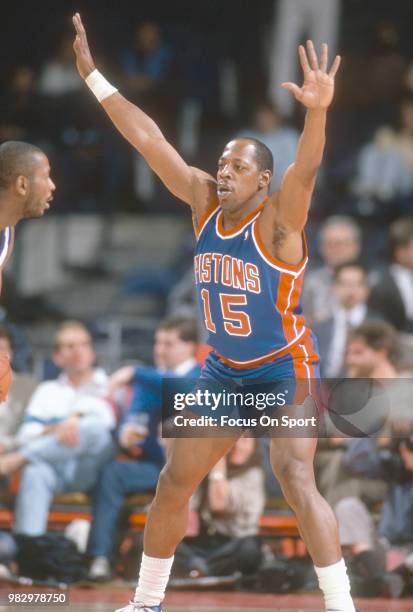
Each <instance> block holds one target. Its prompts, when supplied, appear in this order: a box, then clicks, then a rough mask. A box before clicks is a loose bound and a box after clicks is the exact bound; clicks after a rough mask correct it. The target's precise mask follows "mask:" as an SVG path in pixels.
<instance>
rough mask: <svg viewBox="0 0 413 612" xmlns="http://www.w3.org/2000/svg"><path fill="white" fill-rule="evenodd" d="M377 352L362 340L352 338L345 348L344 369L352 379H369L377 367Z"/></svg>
mask: <svg viewBox="0 0 413 612" xmlns="http://www.w3.org/2000/svg"><path fill="white" fill-rule="evenodd" d="M377 357H378V355H377V351H374V350H373V349H372V348H370V347H369V346H368V344H367V343H366V341H365V340H364V339H363V338H353V339H352V340H350V342H349V345H348V347H347V354H346V367H347V372H348V375H349V376H350V377H352V378H369V377H370V376H371V375H372V373H373V372H374V369H375V367H376V365H377Z"/></svg>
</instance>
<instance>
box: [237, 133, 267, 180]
mask: <svg viewBox="0 0 413 612" xmlns="http://www.w3.org/2000/svg"><path fill="white" fill-rule="evenodd" d="M241 140H248V141H249V142H251V143H252V144H253V145H254V149H255V161H256V162H257V166H258V170H259V171H260V172H261V171H264V170H270V172H271V174H272V173H273V172H274V156H273V154H272V152H271V150H270V149H269V148H268V147H267V145H265V144H264V143H263V142H261V140H258V139H257V138H250V137H249V136H248V137H246V138H242V139H241Z"/></svg>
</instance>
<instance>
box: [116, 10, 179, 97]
mask: <svg viewBox="0 0 413 612" xmlns="http://www.w3.org/2000/svg"><path fill="white" fill-rule="evenodd" d="M171 60H172V53H171V50H170V49H169V48H168V47H167V45H165V43H164V42H163V40H162V33H161V29H160V27H159V25H158V24H157V23H154V22H151V21H145V22H143V23H140V24H139V25H138V26H137V27H136V30H135V34H134V40H133V46H132V48H128V49H124V50H123V52H122V55H121V66H122V69H123V72H124V75H125V78H126V83H125V84H126V86H127V89H128V90H129V92H130V93H131V94H132V95H135V96H141V95H145V94H149V93H151V92H152V91H154V90H155V89H156V88H157V87H158V86H159V85H161V84H162V81H164V80H165V79H166V78H167V77H168V72H169V68H170V64H171Z"/></svg>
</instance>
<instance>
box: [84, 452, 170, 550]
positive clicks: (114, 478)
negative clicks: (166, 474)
mask: <svg viewBox="0 0 413 612" xmlns="http://www.w3.org/2000/svg"><path fill="white" fill-rule="evenodd" d="M161 469H162V466H161V465H159V464H156V463H152V462H150V461H128V462H124V461H111V462H110V463H108V464H107V465H106V466H105V467H104V468H103V470H102V472H101V474H100V478H99V481H98V483H97V485H96V488H95V494H94V500H93V522H92V527H91V530H90V536H89V544H88V552H89V553H90V554H91V555H92V556H93V557H97V556H103V557H108V558H109V557H110V556H111V555H112V551H113V547H114V544H115V538H116V532H117V525H118V519H119V515H120V512H121V510H122V505H123V501H124V499H125V496H126V495H128V494H129V493H144V492H147V491H151V490H153V489H155V487H156V485H157V482H158V478H159V474H160V471H161Z"/></svg>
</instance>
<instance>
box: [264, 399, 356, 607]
mask: <svg viewBox="0 0 413 612" xmlns="http://www.w3.org/2000/svg"><path fill="white" fill-rule="evenodd" d="M291 410H292V411H294V408H293V407H292V408H291ZM316 447H317V439H316V438H301V437H290V438H273V439H272V441H271V451H270V454H271V465H272V468H273V471H274V474H275V476H276V477H277V479H278V481H279V483H280V485H281V488H282V491H283V493H284V496H285V499H286V500H287V502H288V504H289V505H290V506H291V508H292V509H293V510H294V512H295V514H296V516H297V520H298V524H299V529H300V533H301V535H302V537H303V539H304V541H305V543H306V545H307V548H308V551H309V553H310V555H311V557H312V559H313V562H314V565H315V567H316V571H317V575H318V579H319V584H320V588H321V589H322V591H323V593H324V598H325V603H326V610H336V611H337V612H354V604H353V602H352V599H351V595H350V586H349V581H348V577H347V572H346V568H345V565H344V561H343V560H342V555H341V547H340V543H339V537H338V529H337V522H336V519H335V516H334V513H333V511H332V509H331V508H330V506H329V505H328V504H327V502H326V501H325V499H324V498H323V497H322V496H321V495H320V493H319V492H318V490H317V486H316V482H315V476H314V467H313V462H314V455H315V451H316Z"/></svg>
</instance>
